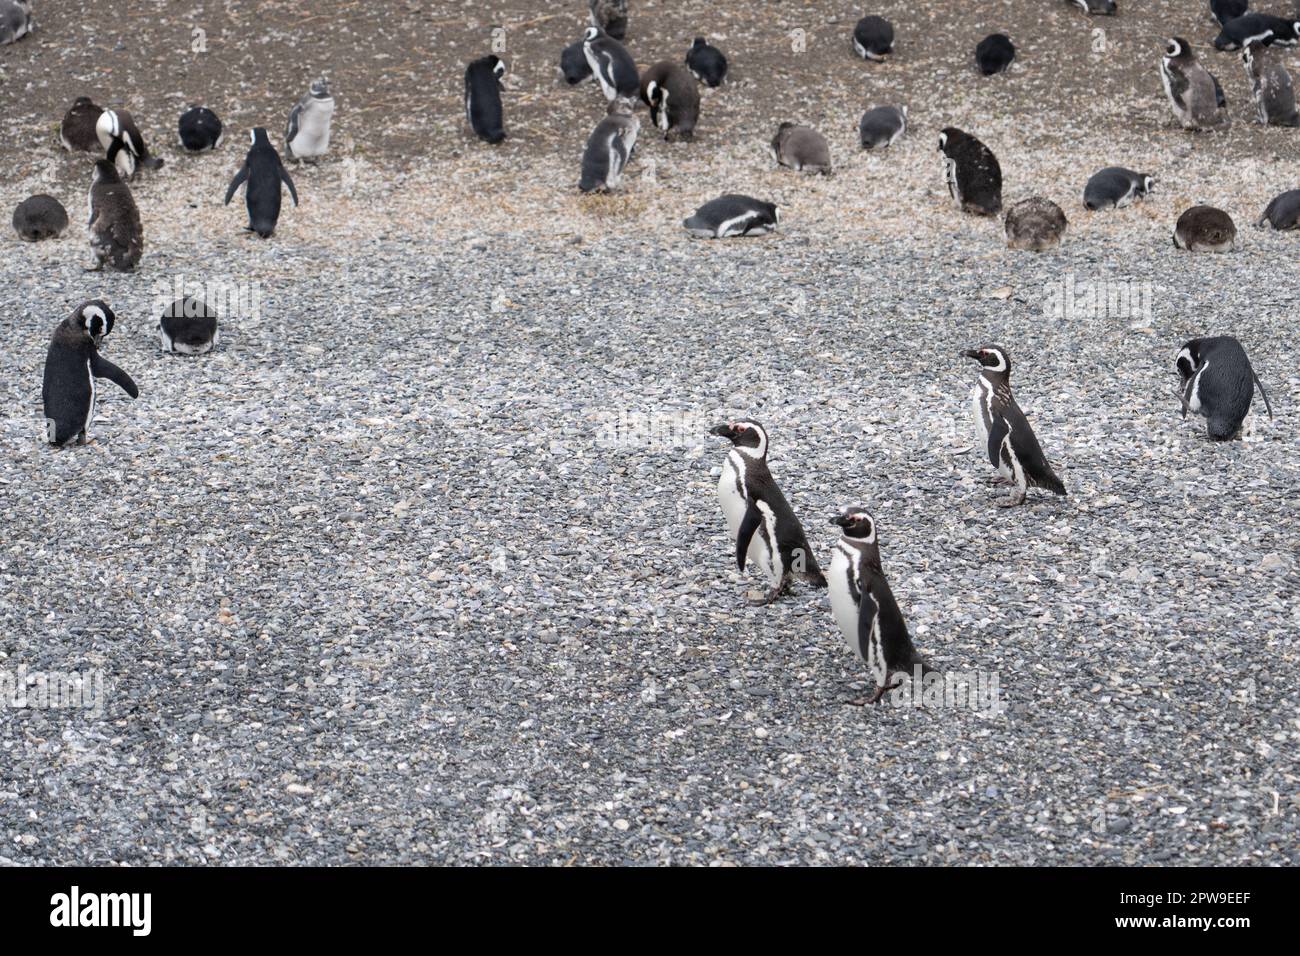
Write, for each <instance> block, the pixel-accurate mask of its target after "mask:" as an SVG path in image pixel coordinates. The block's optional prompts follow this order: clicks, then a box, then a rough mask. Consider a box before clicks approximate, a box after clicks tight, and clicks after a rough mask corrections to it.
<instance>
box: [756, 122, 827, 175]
mask: <svg viewBox="0 0 1300 956" xmlns="http://www.w3.org/2000/svg"><path fill="white" fill-rule="evenodd" d="M768 148H769V150H770V151H771V153H772V158H773V159H774V160H776V161H777V163H778V164H779V165H781V166H789V167H790V168H791V169H793V170H795V171H796V172H800V173H821V174H822V175H824V176H829V175H830V174H831V148H830V146H829V145H828V144H827V142H826V137H825V136H823V135H822V134H821V133H819V132H817V131H816V130H815V129H813V128H812V127H811V126H800V125H799V124H797V123H782V124H781V125H780V126H779V127H777V130H776V135H775V136H773V137H772V143H771V145H770V146H769V147H768Z"/></svg>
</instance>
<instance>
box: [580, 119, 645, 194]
mask: <svg viewBox="0 0 1300 956" xmlns="http://www.w3.org/2000/svg"><path fill="white" fill-rule="evenodd" d="M640 130H641V121H640V120H639V119H637V118H636V117H635V116H633V115H632V101H631V100H627V99H623V98H622V97H620V98H619V99H616V100H615V101H614V102H613V103H611V104H610V105H609V114H608V115H607V116H606V117H605V118H604V119H603V120H601V121H600V122H599V123H597V124H596V128H595V129H594V130H592V131H591V136H589V137H588V138H587V148H586V149H585V150H584V151H583V153H582V179H580V180H579V181H578V188H579V189H581V190H582V191H583V192H584V193H591V192H608V191H609V190H611V189H614V188H615V187H617V186H618V184H619V181H620V180H621V179H622V178H623V168H624V167H625V166H626V165H627V161H628V159H629V158H631V156H632V147H634V146H635V145H636V137H637V133H638V132H640Z"/></svg>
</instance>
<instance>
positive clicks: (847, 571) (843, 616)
mask: <svg viewBox="0 0 1300 956" xmlns="http://www.w3.org/2000/svg"><path fill="white" fill-rule="evenodd" d="M857 577H858V562H857V560H856V559H855V558H854V557H853V556H852V555H851V554H850V553H849V549H847V548H845V547H843V546H842V545H839V544H837V545H836V546H835V547H834V548H833V549H832V550H831V567H830V571H829V572H828V576H827V583H828V584H829V585H830V588H829V590H830V596H831V616H833V617H834V618H835V624H836V626H837V627H839V629H840V633H841V634H843V635H844V640H845V642H846V643H847V644H848V645H849V649H850V650H851V651H853V653H855V654H858V653H859V652H858V602H857V601H855V600H853V589H852V588H851V587H850V586H849V582H850V581H851V580H857Z"/></svg>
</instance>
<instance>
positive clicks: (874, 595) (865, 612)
mask: <svg viewBox="0 0 1300 956" xmlns="http://www.w3.org/2000/svg"><path fill="white" fill-rule="evenodd" d="M830 523H831V524H833V525H839V527H840V528H841V529H842V534H841V536H840V540H839V541H837V542H835V547H834V548H833V549H832V550H831V566H830V570H829V571H828V572H827V581H828V583H829V586H830V599H831V614H832V616H833V617H834V618H835V623H836V625H838V626H839V629H840V633H841V634H843V635H844V640H845V641H846V642H848V645H849V650H851V651H853V652H854V653H855V654H857V655H858V660H860V661H862V663H864V664H866V665H867V670H868V671H870V672H871V676H872V678H873V679H874V680H875V682H876V693H875V696H873V697H871V698H870V699H869V700H861V701H853V703H854V704H855V705H861V704H879V703H880V699H881V698H882V697H884V696H885V693H886V692H887V691H891V690H893V689H894V688H896V687H898V686H899V685H900V684H901V683H902V681H899V682H897V683H894V684H891V683H889V678H890V677H891V676H892V675H894V674H900V673H902V674H907V675H909V676H911V675H912V674H914V673H915V669H916V668H920V671H921V676H922V677H925V676H926V675H927V674H932V673H934V672H935V671H934V668H932V667H930V665H928V664H926V663H925V662H924V661H922V660H921V657H920V655H919V654H917V653H916V648H915V647H914V646H913V645H912V638H911V636H910V635H909V634H908V633H907V623H906V622H905V621H904V620H903V612H902V611H900V610H899V608H898V602H897V601H896V600H894V593H893V591H891V590H890V589H889V582H888V581H887V580H886V579H885V572H884V569H883V568H882V567H881V564H880V542H879V540H878V539H877V537H876V522H875V520H874V519H873V518H872V517H871V513H870V512H868V511H867V510H866V509H865V508H847V509H845V511H844V512H843V513H842V514H840V515H837V516H836V517H834V518H832V519H831V520H830Z"/></svg>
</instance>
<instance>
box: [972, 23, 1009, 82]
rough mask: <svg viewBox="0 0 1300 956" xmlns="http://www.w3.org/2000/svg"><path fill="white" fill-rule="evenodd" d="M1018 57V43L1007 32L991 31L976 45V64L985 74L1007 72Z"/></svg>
mask: <svg viewBox="0 0 1300 956" xmlns="http://www.w3.org/2000/svg"><path fill="white" fill-rule="evenodd" d="M1015 58H1016V45H1015V44H1014V43H1012V42H1011V37H1009V36H1007V35H1006V34H1005V33H990V34H989V35H988V36H986V37H985V38H984V39H983V40H980V42H979V43H978V44H977V45H976V47H975V65H976V66H977V67H979V71H980V72H981V73H983V74H984V75H985V76H993V75H994V74H995V73H1005V72H1006V71H1007V69H1008V68H1009V67H1010V66H1011V61H1012V60H1014V59H1015Z"/></svg>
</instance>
